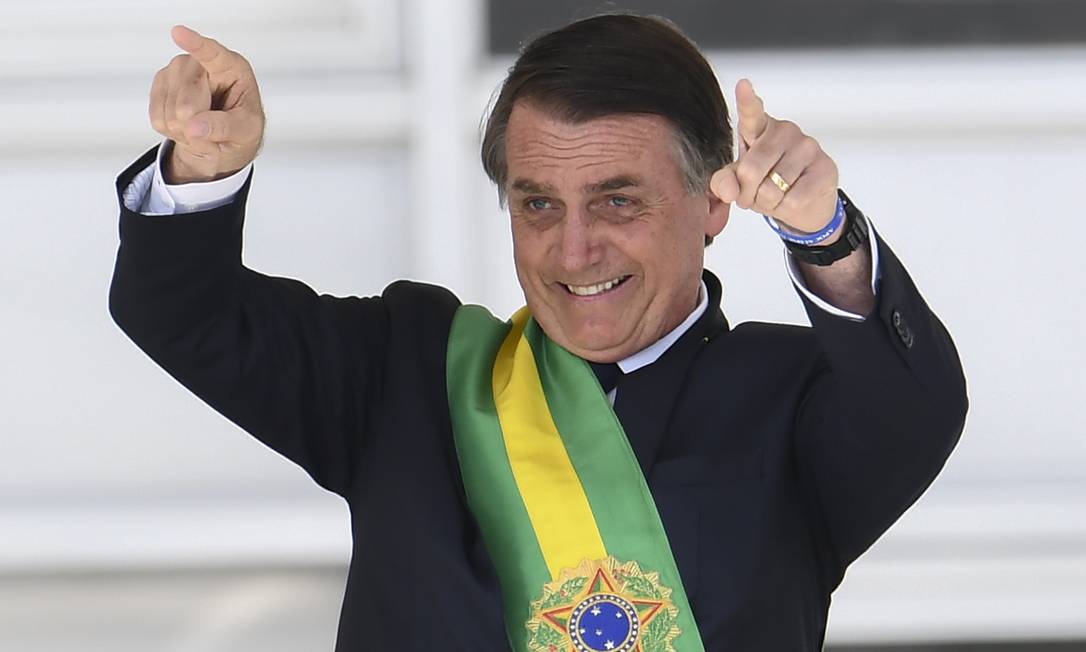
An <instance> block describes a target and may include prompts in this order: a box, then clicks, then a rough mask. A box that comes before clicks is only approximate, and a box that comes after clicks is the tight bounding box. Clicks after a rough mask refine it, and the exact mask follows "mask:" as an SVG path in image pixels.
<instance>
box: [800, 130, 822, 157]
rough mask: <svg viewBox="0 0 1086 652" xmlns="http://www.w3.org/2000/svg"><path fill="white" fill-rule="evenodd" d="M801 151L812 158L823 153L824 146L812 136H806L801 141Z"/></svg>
mask: <svg viewBox="0 0 1086 652" xmlns="http://www.w3.org/2000/svg"><path fill="white" fill-rule="evenodd" d="M799 149H800V150H801V151H802V152H804V153H805V154H808V155H810V156H812V157H815V156H817V155H818V154H820V153H821V152H822V146H821V145H819V144H818V141H817V140H815V139H814V138H812V137H811V136H807V135H804V136H803V137H802V138H801V139H800V141H799Z"/></svg>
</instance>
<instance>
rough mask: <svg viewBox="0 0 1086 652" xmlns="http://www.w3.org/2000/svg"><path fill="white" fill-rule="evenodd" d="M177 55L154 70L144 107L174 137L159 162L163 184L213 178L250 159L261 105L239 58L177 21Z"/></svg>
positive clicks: (258, 135)
mask: <svg viewBox="0 0 1086 652" xmlns="http://www.w3.org/2000/svg"><path fill="white" fill-rule="evenodd" d="M171 36H172V37H173V40H174V43H176V44H177V45H178V46H179V47H180V48H181V49H182V50H184V51H185V52H187V53H188V54H179V55H177V56H176V57H174V58H173V60H172V61H170V63H169V65H167V66H166V67H165V68H163V69H162V70H159V71H158V74H156V75H155V80H154V83H153V84H152V85H151V101H150V107H149V112H150V116H151V125H152V126H154V128H155V131H157V132H158V133H160V134H162V135H163V136H165V137H167V138H169V139H170V140H172V141H174V147H173V151H172V152H171V154H170V156H169V158H168V159H166V160H165V162H164V165H163V170H162V173H163V176H164V177H165V180H166V183H169V184H182V183H192V182H196V181H214V180H215V179H222V178H224V177H228V176H230V175H231V174H234V173H235V172H237V171H239V170H241V169H242V168H244V167H245V166H246V165H248V164H249V163H251V162H252V160H253V159H255V158H256V155H257V152H258V151H259V150H260V144H261V142H262V140H263V138H264V108H263V106H262V105H261V103H260V89H259V88H258V87H257V84H256V76H255V75H254V74H253V69H252V67H251V66H250V65H249V62H248V61H246V60H245V57H243V56H241V55H240V54H238V53H237V52H233V51H231V50H228V49H226V48H225V47H223V46H222V45H221V44H219V42H218V41H215V40H214V39H210V38H207V37H204V36H201V35H200V34H199V33H197V32H194V31H193V30H191V29H189V28H187V27H184V26H182V25H178V26H176V27H174V28H173V30H172V32H171Z"/></svg>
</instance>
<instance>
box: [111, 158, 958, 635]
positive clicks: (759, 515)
mask: <svg viewBox="0 0 1086 652" xmlns="http://www.w3.org/2000/svg"><path fill="white" fill-rule="evenodd" d="M153 156H154V151H153V150H152V151H151V152H148V153H147V154H146V155H145V156H144V157H142V158H141V159H140V160H139V161H137V162H136V163H134V164H133V166H132V167H130V168H129V169H128V170H126V171H125V172H124V173H122V174H121V176H120V178H119V179H118V192H119V193H120V191H121V190H123V188H125V187H126V186H127V185H128V184H129V183H130V182H131V180H132V178H133V177H134V175H135V174H136V173H137V172H138V171H140V170H141V169H143V168H145V167H146V166H147V165H149V164H150V163H151V162H152V161H153ZM248 190H249V185H248V184H247V185H246V186H245V188H244V189H243V190H242V191H241V193H240V194H239V195H238V197H237V198H236V200H235V201H234V202H233V203H231V204H228V205H226V206H223V207H221V208H217V209H215V210H211V211H206V212H202V213H195V214H189V215H180V216H166V217H145V216H141V215H139V214H136V213H133V212H131V211H129V210H127V209H126V208H125V207H124V205H123V202H122V206H121V224H120V241H121V244H120V249H119V252H118V255H117V264H116V269H115V273H114V278H113V283H112V287H111V291H110V310H111V313H112V315H113V317H114V319H115V320H116V321H117V323H118V324H119V325H120V326H121V328H122V329H123V330H124V331H125V332H126V333H127V334H128V335H129V336H130V337H131V338H132V339H133V341H135V342H136V344H137V345H138V346H139V347H140V348H142V349H143V350H144V351H146V353H147V354H148V355H149V356H150V357H151V358H153V359H154V360H155V361H156V362H157V363H158V364H159V365H161V366H162V367H163V368H164V369H165V370H166V371H167V372H169V373H170V374H171V375H173V376H174V377H175V378H176V379H177V380H178V381H179V382H180V383H181V384H182V385H184V386H185V387H187V388H188V389H190V390H191V391H192V392H194V393H195V394H197V395H198V396H200V397H201V398H202V399H203V400H204V401H206V402H207V403H208V404H209V405H210V406H211V407H213V408H214V409H216V410H218V411H219V412H221V413H222V414H224V415H225V416H226V417H228V418H229V419H231V420H232V421H234V422H235V423H237V424H238V425H239V426H241V427H242V428H244V429H245V430H246V431H248V432H249V433H251V434H252V435H253V436H255V437H257V438H258V439H260V441H262V442H264V443H265V444H267V445H268V446H270V447H272V448H274V449H275V450H277V451H279V452H280V453H282V454H283V455H285V456H286V457H288V458H289V459H291V460H293V461H294V462H296V463H297V464H299V465H301V466H302V467H303V468H304V469H305V470H306V471H307V472H308V473H309V474H310V475H311V476H312V477H313V479H314V480H315V481H316V482H318V483H319V484H320V485H321V486H323V487H325V488H327V489H328V490H330V491H333V492H335V493H337V494H339V495H341V496H343V498H344V499H346V501H347V503H348V505H349V506H350V514H351V525H352V532H353V535H354V549H353V556H352V560H351V564H350V569H349V574H348V580H347V586H346V592H345V596H344V601H343V610H342V613H341V617H340V626H339V632H338V640H337V644H336V650H337V652H358V651H362V650H385V649H400V650H437V649H442V650H472V651H477V650H500V649H508V643H507V642H506V636H505V625H504V623H503V621H502V607H501V600H500V596H499V588H498V582H497V578H496V576H495V571H494V568H493V565H492V563H491V561H490V558H489V556H488V554H487V551H486V547H485V545H484V543H483V541H482V539H481V537H480V533H479V530H478V528H477V526H476V524H475V522H474V520H473V518H472V515H471V513H470V512H469V510H468V507H467V505H466V502H465V497H464V488H463V484H462V479H461V477H460V471H459V466H458V462H457V457H456V452H455V450H454V447H453V437H452V431H451V426H450V420H449V408H448V402H447V398H446V385H445V382H446V381H445V351H446V339H447V336H448V332H449V327H450V322H451V320H452V316H453V313H454V312H455V311H456V309H457V307H458V306H459V302H458V301H457V299H456V298H455V297H454V296H453V295H452V294H451V293H449V292H448V291H447V290H444V289H442V288H439V287H434V286H429V285H423V284H418V283H411V282H397V283H393V284H392V285H390V286H389V287H388V288H387V289H386V290H385V291H384V293H383V294H382V295H381V296H379V297H372V298H354V297H350V298H335V297H330V296H318V295H317V294H315V293H314V292H313V291H312V290H311V289H309V288H308V287H307V286H305V285H303V284H302V283H300V282H298V281H295V280H291V279H286V278H275V277H270V276H265V275H262V274H260V273H257V272H255V271H253V270H250V269H248V268H246V267H245V266H244V265H243V264H242V259H241V242H242V224H243V219H244V213H245V201H246V196H247V194H248ZM879 246H880V254H881V256H880V259H881V286H880V291H879V295H878V303H877V306H876V308H875V310H874V312H873V313H872V314H871V315H869V316H868V318H867V319H866V320H865V321H863V322H854V321H850V320H846V319H841V318H838V317H835V316H833V315H830V314H828V313H826V312H824V311H822V310H820V309H819V308H817V307H814V306H812V305H810V304H809V303H807V302H806V299H804V301H805V304H806V307H807V312H808V314H809V316H810V319H811V322H812V327H811V328H806V327H797V326H785V325H779V324H759V323H748V324H741V325H739V326H737V327H736V328H730V327H729V325H728V323H727V321H726V320H725V318H724V315H723V313H722V312H721V311H720V308H719V302H720V295H721V289H720V284H719V282H718V281H717V280H716V278H715V277H714V276H713V275H712V274H709V273H706V275H705V280H706V283H707V285H708V288H709V294H710V304H709V309H708V310H707V311H706V313H705V315H704V316H703V317H702V318H701V319H700V320H699V321H698V322H697V323H696V324H695V325H694V326H693V327H692V328H691V329H690V330H689V331H688V332H687V333H686V334H684V335H683V337H682V338H681V339H680V340H679V341H678V342H677V343H676V344H675V345H673V346H672V347H671V348H670V349H669V350H668V352H667V353H665V354H664V355H663V356H662V357H661V358H660V360H658V361H657V362H655V363H653V364H652V365H649V366H648V367H645V368H643V369H641V370H639V371H637V372H635V373H634V374H631V375H630V377H629V378H627V379H625V380H624V381H623V384H622V388H621V389H620V392H621V396H620V399H619V400H620V401H622V402H623V403H624V404H626V405H631V406H632V407H631V409H629V410H625V409H624V410H623V411H622V412H623V414H622V418H623V426H624V428H625V430H626V432H627V435H628V436H629V438H630V441H631V444H632V446H633V448H634V450H635V452H636V455H637V457H638V460H639V461H640V463H641V465H642V468H643V470H644V472H645V476H646V478H647V480H648V484H649V487H650V489H651V491H652V494H653V497H654V498H655V500H656V504H657V507H658V510H659V512H660V515H661V518H662V520H663V522H664V526H665V529H666V530H667V534H668V538H669V541H670V543H671V547H672V549H673V551H674V556H675V559H676V562H677V564H678V568H679V572H680V574H681V576H682V580H683V584H684V586H685V589H686V593H687V595H688V597H689V599H690V603H691V605H692V608H693V610H694V616H695V619H696V621H697V623H698V626H699V629H700V631H701V635H702V638H703V639H704V643H705V648H706V650H709V651H718V650H721V651H723V650H728V651H735V650H742V651H744V652H750V651H763V650H764V651H782V652H783V651H788V652H795V651H809V652H814V651H816V650H820V649H821V645H822V639H823V636H824V632H825V626H826V618H827V611H828V608H829V604H830V594H831V592H832V591H833V590H834V588H835V587H836V586H837V585H838V583H839V582H840V581H841V578H842V575H843V573H844V571H845V568H846V567H847V566H848V564H849V563H851V562H852V561H853V560H855V559H856V558H857V557H858V556H859V555H860V554H861V553H862V552H863V551H864V550H865V549H867V547H868V546H870V545H871V543H872V542H873V541H875V539H876V538H877V537H878V536H879V535H881V534H882V533H883V532H884V531H885V530H886V529H887V528H888V527H889V526H890V525H891V524H892V523H893V522H894V521H895V519H897V518H898V517H899V516H900V515H901V514H902V512H903V511H904V510H905V509H906V508H908V506H909V505H911V504H912V503H913V501H915V500H916V498H917V497H918V496H919V495H920V494H921V492H922V491H924V489H925V488H926V487H927V486H928V485H929V484H930V483H931V481H932V480H933V479H934V477H935V475H936V474H937V473H938V472H939V470H940V469H941V468H942V466H943V464H944V462H945V461H946V459H947V456H948V455H949V454H950V451H951V449H952V448H953V446H954V445H955V443H956V441H957V439H958V437H959V435H960V432H961V429H962V424H963V421H964V416H965V412H966V395H965V381H964V378H963V375H962V371H961V367H960V363H959V361H958V356H957V354H956V352H955V350H954V346H953V344H952V342H951V340H950V337H949V336H948V334H947V332H946V330H945V329H944V328H943V326H942V325H941V324H940V323H939V321H938V320H937V319H936V317H935V315H934V314H932V312H931V311H930V310H929V309H928V307H927V306H926V305H925V303H924V301H923V299H922V298H921V296H920V294H919V293H918V292H917V290H916V288H915V287H914V286H913V283H912V282H911V280H910V279H909V277H908V275H907V273H906V271H905V270H904V268H903V267H902V266H901V264H900V262H899V261H898V260H897V258H896V257H895V256H894V254H893V252H892V251H891V250H890V248H889V247H888V246H887V245H886V243H885V242H882V241H880V242H879Z"/></svg>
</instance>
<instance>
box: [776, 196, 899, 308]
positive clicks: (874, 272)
mask: <svg viewBox="0 0 1086 652" xmlns="http://www.w3.org/2000/svg"><path fill="white" fill-rule="evenodd" d="M864 221H865V222H867V232H868V234H869V236H868V238H867V243H866V246H868V247H870V248H871V293H872V294H874V295H875V296H876V297H877V296H878V294H879V243H878V239H877V238H876V237H875V230H874V227H872V226H871V220H869V219H867V216H866V215H864ZM784 265H785V268H787V269H788V276H790V277H791V278H792V284H793V285H795V286H796V289H798V290H799V291H800V292H802V293H803V296H805V297H807V298H808V299H810V300H811V303H813V304H815V305H816V306H818V307H819V308H821V309H822V310H824V311H826V312H828V313H830V314H831V315H834V316H837V317H841V318H843V319H849V320H852V321H863V320H864V317H863V315H857V314H856V313H854V312H849V311H847V310H842V309H841V308H838V307H837V306H835V305H833V304H831V303H829V302H828V301H826V300H825V299H823V298H822V297H820V296H818V295H817V294H815V293H814V292H811V291H810V290H809V289H808V288H807V283H806V281H804V280H803V274H801V273H800V271H799V263H798V262H797V261H796V259H795V258H793V257H792V256H791V255H789V253H788V249H785V250H784Z"/></svg>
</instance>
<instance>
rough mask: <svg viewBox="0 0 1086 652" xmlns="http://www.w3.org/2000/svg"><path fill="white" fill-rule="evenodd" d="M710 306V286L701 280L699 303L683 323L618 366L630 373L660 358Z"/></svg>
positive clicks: (623, 371)
mask: <svg viewBox="0 0 1086 652" xmlns="http://www.w3.org/2000/svg"><path fill="white" fill-rule="evenodd" d="M708 307H709V288H707V287H706V286H705V281H704V280H703V281H702V282H701V287H700V288H699V289H698V305H697V307H696V308H694V311H693V312H691V313H690V316H688V317H687V318H686V320H685V321H683V323H681V324H679V325H678V326H676V327H675V328H674V329H672V331H671V332H670V333H668V334H667V335H664V336H663V337H661V338H660V339H658V340H656V341H655V342H653V343H652V344H650V345H648V346H647V347H645V348H643V349H641V350H640V351H638V352H637V353H635V354H633V355H631V356H630V357H628V358H624V359H622V360H619V361H618V368H619V369H621V370H622V373H624V374H629V373H633V372H635V371H637V370H638V369H640V368H641V367H646V366H648V365H650V364H652V363H653V362H656V361H657V360H659V359H660V356H662V355H663V354H664V353H665V352H667V350H668V349H670V348H671V345H672V344H674V343H675V342H676V341H677V340H678V339H679V338H680V337H682V336H683V333H685V332H686V331H688V330H690V327H691V326H693V325H694V322H696V321H697V320H698V319H700V318H701V316H702V315H704V314H705V309H706V308H708Z"/></svg>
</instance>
